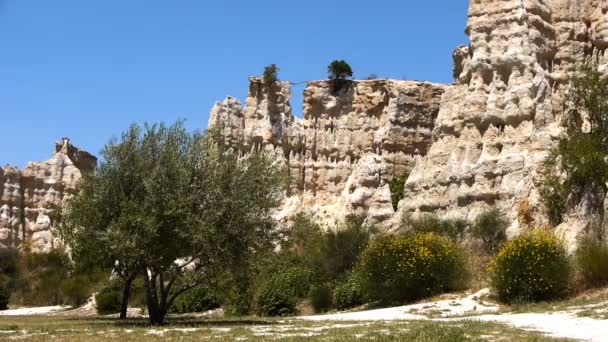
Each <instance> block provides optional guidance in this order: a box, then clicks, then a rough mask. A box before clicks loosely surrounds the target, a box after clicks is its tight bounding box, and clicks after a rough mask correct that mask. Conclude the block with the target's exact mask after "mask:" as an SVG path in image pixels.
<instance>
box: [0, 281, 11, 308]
mask: <svg viewBox="0 0 608 342" xmlns="http://www.w3.org/2000/svg"><path fill="white" fill-rule="evenodd" d="M10 297H11V295H10V293H9V291H8V289H7V288H6V287H4V286H3V285H0V310H6V309H8V302H9V299H10Z"/></svg>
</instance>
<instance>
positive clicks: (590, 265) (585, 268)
mask: <svg viewBox="0 0 608 342" xmlns="http://www.w3.org/2000/svg"><path fill="white" fill-rule="evenodd" d="M575 260H576V265H577V269H578V272H579V275H580V280H581V282H582V285H583V286H585V287H588V288H589V287H604V286H606V285H608V243H606V241H602V240H600V239H597V238H596V237H593V236H585V237H583V238H582V239H581V240H580V241H579V245H578V248H577V250H576V253H575Z"/></svg>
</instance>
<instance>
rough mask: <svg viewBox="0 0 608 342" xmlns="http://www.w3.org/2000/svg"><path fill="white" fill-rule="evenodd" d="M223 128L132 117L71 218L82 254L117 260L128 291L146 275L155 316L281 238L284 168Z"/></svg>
mask: <svg viewBox="0 0 608 342" xmlns="http://www.w3.org/2000/svg"><path fill="white" fill-rule="evenodd" d="M215 133H216V132H214V131H210V132H207V133H206V134H200V133H193V134H190V133H188V132H187V131H186V129H185V128H184V125H183V124H182V123H181V122H178V123H176V124H175V125H173V126H170V127H167V126H166V125H164V124H159V125H146V126H145V127H144V128H143V129H142V128H141V127H139V126H132V127H131V128H130V129H129V131H128V132H126V133H124V134H123V136H122V138H121V140H120V141H112V142H110V143H109V144H108V145H107V146H106V147H105V149H104V150H103V153H102V157H103V161H102V162H101V164H100V167H99V168H98V169H97V170H96V172H95V173H93V174H92V175H91V176H90V177H87V178H84V180H83V186H82V187H81V189H83V190H81V191H80V192H79V194H78V195H77V196H76V197H75V199H74V200H73V201H72V205H71V207H70V208H69V210H68V215H67V217H66V219H64V222H67V223H66V224H64V227H65V228H64V230H65V231H66V234H65V235H66V236H67V237H68V239H67V240H68V241H67V242H68V243H69V244H70V246H73V250H74V256H75V258H79V257H82V258H84V259H90V260H99V262H100V263H103V264H114V265H115V272H116V274H118V275H119V276H120V277H121V278H122V279H123V280H124V281H125V282H124V283H125V295H126V296H127V297H128V289H127V288H128V285H130V284H129V280H130V279H131V278H132V277H133V279H134V277H138V276H140V277H142V278H143V281H144V287H145V292H146V294H145V295H146V303H147V307H148V315H149V320H150V323H151V324H162V322H163V320H164V318H165V315H166V314H167V312H168V311H169V308H170V307H171V305H172V304H173V302H174V301H175V299H176V298H177V297H178V296H180V295H182V294H183V293H185V292H186V291H188V290H190V289H193V288H195V287H197V286H200V285H204V284H205V283H206V282H211V281H213V280H214V277H216V276H217V275H218V274H221V273H222V272H225V270H226V269H230V268H231V267H232V266H235V265H239V264H240V263H241V262H242V261H243V260H246V259H247V258H249V257H250V256H251V255H252V254H255V253H256V252H257V251H258V250H259V249H261V248H265V247H267V246H268V244H270V243H271V241H272V240H273V238H274V231H275V229H274V228H275V221H274V220H273V218H272V216H271V214H272V211H273V210H274V209H275V208H276V207H277V206H278V203H279V199H280V196H281V195H282V190H283V185H282V184H283V178H284V177H283V170H282V169H281V168H279V167H278V166H277V165H275V163H274V162H273V160H272V159H271V158H269V157H268V156H266V155H265V154H263V153H258V154H252V155H250V156H246V157H243V156H241V155H240V154H239V153H238V152H235V151H233V150H231V149H230V148H228V147H227V146H225V144H224V143H223V140H222V139H221V138H220V137H219V136H218V135H217V134H215ZM87 183H88V184H87ZM87 189H88V190H87ZM83 207H84V208H88V209H89V210H79V209H80V208H83ZM93 208H96V209H95V210H93ZM101 249H104V250H103V251H100V250H101ZM97 251H99V252H100V253H99V254H96V252H97ZM124 303H125V301H124V298H123V305H125V304H124Z"/></svg>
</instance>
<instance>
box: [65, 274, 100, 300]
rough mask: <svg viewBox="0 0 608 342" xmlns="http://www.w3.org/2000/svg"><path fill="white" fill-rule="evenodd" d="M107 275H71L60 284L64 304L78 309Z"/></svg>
mask: <svg viewBox="0 0 608 342" xmlns="http://www.w3.org/2000/svg"><path fill="white" fill-rule="evenodd" d="M107 276H108V275H107V273H104V272H92V273H73V274H70V276H69V277H68V278H66V279H64V280H63V281H62V282H61V292H62V294H63V297H64V304H69V305H71V306H73V307H79V306H81V305H83V304H85V303H86V302H87V300H88V299H89V298H90V297H91V295H92V294H93V292H94V291H95V288H96V287H97V286H98V284H100V283H101V282H102V281H103V279H104V278H106V277H107Z"/></svg>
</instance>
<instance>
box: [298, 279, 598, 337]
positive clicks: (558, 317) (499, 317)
mask: <svg viewBox="0 0 608 342" xmlns="http://www.w3.org/2000/svg"><path fill="white" fill-rule="evenodd" d="M487 293H488V290H487V289H484V290H482V291H480V292H478V293H475V294H473V295H470V296H467V297H463V298H457V299H453V300H440V301H435V302H429V303H422V304H414V305H405V306H399V307H393V308H386V309H378V310H367V311H359V312H344V313H337V314H329V315H317V316H303V317H299V318H300V319H304V320H311V321H392V320H433V321H454V320H465V319H470V320H480V321H487V322H498V323H504V324H507V325H509V326H512V327H515V328H519V329H524V330H530V331H538V332H541V333H544V334H546V335H549V336H552V337H561V338H570V339H576V340H581V341H594V342H601V341H606V342H608V320H601V319H593V318H589V317H578V316H577V313H578V312H581V311H583V310H585V309H589V308H594V307H598V306H603V305H605V304H606V303H602V304H599V305H598V304H592V305H588V306H580V307H572V308H569V309H568V310H565V311H558V312H550V313H504V314H499V313H497V312H498V306H496V305H493V304H489V303H484V302H483V301H482V300H480V298H481V297H482V296H484V295H485V294H487ZM425 313H426V314H427V315H425ZM438 313H441V314H438ZM480 313H482V314H481V315H480ZM483 313H485V314H483ZM428 314H432V315H430V317H429V315H428ZM437 317H439V318H437Z"/></svg>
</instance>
